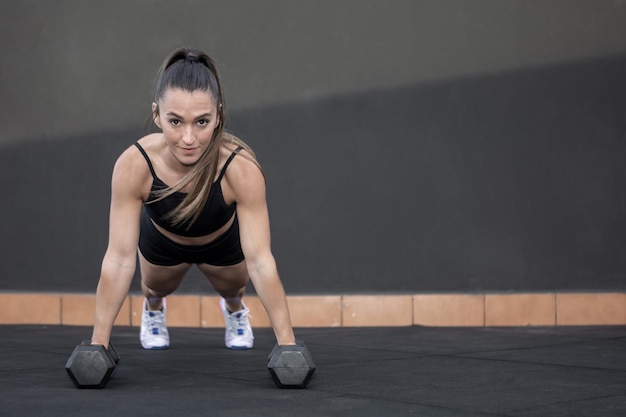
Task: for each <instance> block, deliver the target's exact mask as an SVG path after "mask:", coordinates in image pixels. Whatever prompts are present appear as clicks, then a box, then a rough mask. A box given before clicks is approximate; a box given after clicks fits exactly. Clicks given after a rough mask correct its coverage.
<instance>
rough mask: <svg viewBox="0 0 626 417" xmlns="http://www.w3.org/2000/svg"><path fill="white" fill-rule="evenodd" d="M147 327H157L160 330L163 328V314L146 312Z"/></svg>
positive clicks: (149, 328)
mask: <svg viewBox="0 0 626 417" xmlns="http://www.w3.org/2000/svg"><path fill="white" fill-rule="evenodd" d="M145 317H146V320H145V321H146V329H148V330H150V331H151V330H152V329H154V328H155V327H156V328H157V329H159V331H161V330H163V327H164V326H163V314H155V313H153V314H150V313H148V314H146V316H145Z"/></svg>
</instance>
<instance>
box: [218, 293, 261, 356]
mask: <svg viewBox="0 0 626 417" xmlns="http://www.w3.org/2000/svg"><path fill="white" fill-rule="evenodd" d="M241 305H242V307H243V309H241V310H239V311H235V312H234V313H230V312H229V311H228V309H227V308H226V301H225V300H224V299H223V298H222V299H220V308H221V309H222V314H224V322H225V323H226V336H225V337H224V339H225V341H226V347H227V348H228V349H235V350H243V349H252V346H253V345H254V335H253V334H252V328H251V327H250V321H249V320H248V313H249V312H250V310H249V309H248V308H246V305H245V304H244V303H243V301H242V302H241Z"/></svg>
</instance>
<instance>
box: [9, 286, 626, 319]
mask: <svg viewBox="0 0 626 417" xmlns="http://www.w3.org/2000/svg"><path fill="white" fill-rule="evenodd" d="M218 300H219V298H218V297H217V296H199V295H175V294H174V295H171V296H170V297H169V298H168V309H169V310H170V311H169V312H168V325H169V326H172V327H177V326H180V327H222V326H223V325H224V322H223V318H222V317H221V313H220V310H219V307H217V303H218ZM245 302H246V305H247V306H248V307H249V308H250V311H251V316H252V319H251V323H252V326H253V327H269V326H270V321H269V318H268V317H267V314H266V313H265V310H264V308H263V305H262V304H261V301H260V300H259V299H258V298H257V297H255V296H250V297H246V299H245ZM287 302H288V304H289V310H290V313H291V320H292V323H293V325H294V327H352V326H411V325H416V326H472V327H492V326H602V325H626V292H604V293H582V292H581V293H570V292H568V293H506V294H498V293H489V294H413V295H411V294H398V295H389V294H378V295H376V294H368V295H358V294H350V295H298V296H288V297H287ZM94 306H95V296H94V294H58V293H2V292H0V325H2V324H50V325H64V326H90V325H92V324H93V309H94ZM141 306H142V298H141V295H137V294H131V295H129V296H128V297H127V298H126V300H125V301H124V304H123V306H122V310H121V311H120V314H119V315H118V317H117V319H116V321H115V325H116V326H135V327H136V326H139V323H140V320H141ZM170 318H171V320H170Z"/></svg>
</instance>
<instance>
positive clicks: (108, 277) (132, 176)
mask: <svg viewBox="0 0 626 417" xmlns="http://www.w3.org/2000/svg"><path fill="white" fill-rule="evenodd" d="M144 175H145V169H141V168H139V167H138V164H137V150H136V149H134V146H132V147H131V148H129V149H127V150H126V151H125V152H124V153H123V154H122V155H121V156H120V157H119V159H118V160H117V162H116V163H115V167H114V168H113V175H112V180H111V207H110V214H109V244H108V247H107V250H106V253H105V255H104V259H103V260H102V270H101V273H100V280H99V282H98V289H97V291H96V311H95V317H94V327H93V334H92V337H91V343H92V344H99V345H104V346H107V347H108V346H109V338H110V336H111V330H112V328H113V322H114V321H115V318H116V317H117V314H118V313H119V311H120V308H121V307H122V304H123V302H124V299H125V298H126V296H127V295H128V290H129V288H130V284H131V281H132V279H133V276H134V274H135V268H136V263H137V243H138V241H139V218H140V216H141V208H142V204H143V201H142V194H141V189H142V185H143V183H144V181H145V180H144V178H145V177H144Z"/></svg>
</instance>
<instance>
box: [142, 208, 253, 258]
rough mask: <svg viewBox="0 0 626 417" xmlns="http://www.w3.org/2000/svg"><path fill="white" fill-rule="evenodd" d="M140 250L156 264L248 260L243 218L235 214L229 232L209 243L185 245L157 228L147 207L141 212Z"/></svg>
mask: <svg viewBox="0 0 626 417" xmlns="http://www.w3.org/2000/svg"><path fill="white" fill-rule="evenodd" d="M139 250H140V251H141V254H142V255H143V257H144V258H145V259H146V260H147V261H148V262H150V263H151V264H154V265H164V266H172V265H178V264H181V263H191V264H209V265H215V266H228V265H235V264H238V263H240V262H241V261H243V260H244V256H243V251H242V250H241V242H240V241H239V222H238V221H237V216H236V215H235V220H234V221H233V224H232V225H231V226H230V227H229V228H228V230H227V231H226V232H224V233H223V234H222V235H220V236H219V237H218V238H216V239H215V240H214V241H212V242H210V243H208V244H206V245H198V246H193V245H181V244H180V243H177V242H174V241H173V240H171V239H169V238H168V237H166V236H164V235H163V234H162V233H161V232H159V231H158V230H157V228H156V227H155V226H154V224H153V223H152V221H151V220H150V216H148V214H147V213H146V211H145V210H143V212H142V213H141V228H140V233H139Z"/></svg>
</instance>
